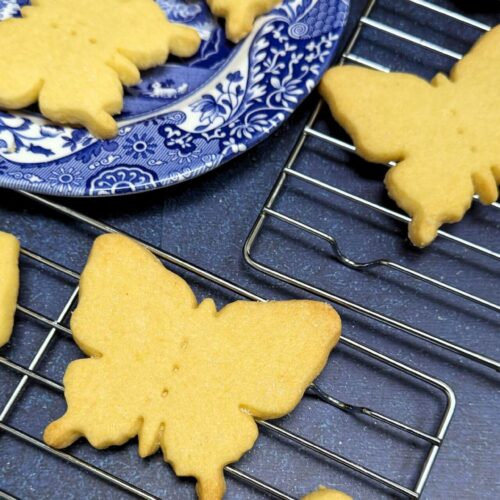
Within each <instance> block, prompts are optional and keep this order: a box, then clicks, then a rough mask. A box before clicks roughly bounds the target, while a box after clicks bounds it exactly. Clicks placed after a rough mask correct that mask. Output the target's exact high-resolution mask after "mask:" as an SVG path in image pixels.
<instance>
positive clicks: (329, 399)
mask: <svg viewBox="0 0 500 500" xmlns="http://www.w3.org/2000/svg"><path fill="white" fill-rule="evenodd" d="M19 196H24V197H27V198H29V199H30V200H32V201H33V202H35V203H36V204H38V205H40V208H48V209H51V210H53V211H56V212H57V213H59V214H63V215H64V216H67V217H69V218H70V220H73V221H77V222H79V223H82V224H83V226H84V227H85V229H91V230H92V231H94V230H95V231H96V232H119V231H118V230H117V229H115V228H114V227H111V226H110V225H108V224H105V223H103V222H100V221H97V220H94V219H92V218H90V217H88V216H86V215H84V214H82V213H80V212H77V211H75V210H73V209H71V208H68V207H66V206H63V205H60V204H58V203H55V202H53V201H51V200H49V199H46V198H44V197H41V196H38V195H34V194H29V193H25V192H21V193H20V194H19ZM138 241H140V240H138ZM141 243H143V244H144V245H146V246H147V247H148V248H149V249H150V250H151V251H152V252H154V253H155V254H156V255H157V256H158V257H159V258H160V259H162V260H163V261H164V262H166V263H168V264H169V265H174V266H176V267H178V268H181V269H183V270H185V271H187V272H188V273H191V275H192V276H194V277H199V278H202V279H203V280H206V281H207V282H209V283H210V284H212V285H217V286H218V287H222V288H223V289H225V290H227V291H229V292H231V293H233V294H235V295H237V296H239V297H243V298H245V299H248V300H254V301H265V298H264V297H261V296H259V295H256V294H254V293H252V292H251V291H249V290H247V289H245V288H242V287H240V286H238V285H237V284H235V283H232V282H230V281H227V280H226V279H223V278H221V277H219V276H217V275H215V274H212V273H211V272H210V271H208V270H206V269H202V268H200V267H198V266H196V265H194V264H191V263H189V262H187V261H185V260H183V259H182V258H179V257H177V256H175V255H172V254H170V253H166V252H164V251H162V250H161V249H159V248H156V247H154V246H152V245H149V244H148V243H147V242H145V241H141ZM21 252H22V253H21V254H22V257H23V261H24V260H26V259H27V260H28V261H33V262H35V263H36V264H37V265H39V266H40V267H41V269H42V271H43V273H44V274H46V273H59V274H62V275H63V276H65V277H66V278H68V279H70V280H72V281H74V288H73V289H72V292H71V293H70V296H69V299H68V300H67V302H66V303H65V305H64V307H62V309H61V311H60V313H59V314H58V315H57V316H56V317H55V318H51V317H47V316H46V315H45V314H42V313H41V312H39V311H37V310H35V309H34V308H32V307H30V306H28V305H24V304H19V305H18V308H17V311H18V318H17V319H18V320H19V319H20V317H21V316H26V317H28V318H30V319H31V320H34V321H36V322H38V323H39V324H40V325H41V326H42V327H44V328H46V329H48V333H47V335H46V336H45V338H44V340H43V342H42V343H41V345H40V347H39V348H38V349H37V350H36V352H35V354H34V356H33V357H32V358H31V359H30V360H29V363H27V364H26V365H27V366H23V365H21V364H20V363H18V362H17V361H16V360H15V359H7V358H6V357H4V356H0V369H7V370H9V371H11V372H13V373H15V374H17V375H18V376H19V380H18V382H17V383H16V385H15V388H14V390H13V391H12V392H11V393H9V394H10V395H9V396H8V399H7V402H6V404H5V405H4V406H3V408H0V431H1V432H0V434H1V433H4V434H8V435H10V436H12V437H14V438H17V439H19V440H21V441H23V442H25V443H27V444H29V445H32V446H33V447H35V448H37V449H38V450H41V451H42V452H44V453H46V454H50V455H53V456H56V457H59V458H60V459H62V460H65V461H67V462H68V463H70V464H72V465H74V466H75V467H77V468H80V469H83V470H85V471H86V472H88V473H90V474H92V475H95V476H97V477H98V478H100V479H102V480H103V481H105V482H107V483H108V484H109V485H112V486H114V487H116V488H117V489H121V490H123V491H125V492H127V493H129V494H132V495H135V496H137V497H140V498H146V499H153V498H157V497H156V496H155V495H153V494H151V493H149V492H147V491H145V490H144V489H142V488H140V487H138V486H135V485H134V484H131V483H130V482H129V481H127V480H126V479H124V478H121V477H117V476H116V475H115V474H113V473H111V472H109V471H107V470H105V469H104V468H101V467H97V466H95V465H92V464H91V463H89V462H88V461H85V460H83V459H81V458H78V457H77V456H75V455H73V454H71V452H65V451H58V450H54V449H52V448H50V447H48V446H47V445H45V444H44V443H43V441H42V440H41V439H40V436H38V435H32V434H29V433H27V432H25V431H24V430H22V429H19V428H18V427H15V426H14V425H13V424H12V423H9V417H10V416H11V415H12V414H13V412H14V411H15V409H16V408H17V407H18V406H19V405H20V404H21V400H22V398H23V394H24V393H25V391H26V390H27V389H28V386H30V385H32V384H34V385H42V386H43V387H45V388H48V389H50V390H53V391H55V392H56V393H58V394H60V395H61V397H62V392H63V387H62V385H61V383H60V382H59V381H55V380H53V379H51V378H48V377H47V376H45V375H44V374H42V373H41V371H40V365H41V362H42V360H44V358H46V357H47V356H48V355H49V348H50V346H51V344H52V343H53V341H54V340H55V338H56V337H57V336H59V335H65V336H71V331H70V330H69V328H68V327H67V326H65V325H66V320H67V318H68V316H69V314H70V313H71V311H72V309H73V308H74V306H75V302H76V299H77V294H78V285H77V283H78V279H79V273H78V272H76V271H74V270H72V269H69V268H68V267H66V266H63V265H61V264H58V263H57V262H54V261H53V260H51V259H49V258H47V257H46V256H43V255H41V254H40V253H38V252H34V251H31V250H30V249H29V248H26V247H23V248H22V251H21ZM14 335H15V334H14ZM340 342H341V346H345V347H347V348H348V349H351V350H354V351H356V352H357V353H359V354H360V355H361V356H362V357H365V362H364V364H366V366H370V363H371V362H374V363H375V366H374V367H373V368H372V369H373V370H377V371H378V370H380V369H381V368H382V367H389V368H390V371H394V373H395V374H396V375H397V376H398V377H403V378H404V379H408V380H409V381H410V382H411V383H415V381H417V382H418V383H419V384H421V385H422V386H423V388H424V389H425V390H426V391H429V392H432V393H435V391H436V389H437V391H438V393H439V394H442V396H444V411H443V412H439V418H438V423H437V426H436V431H435V432H426V431H424V430H421V429H420V428H417V427H416V426H414V425H409V424H407V423H405V422H403V421H402V420H400V419H398V418H394V417H392V416H389V415H387V414H386V413H385V408H384V409H383V410H382V411H378V410H374V409H370V408H368V407H363V406H359V405H353V404H350V403H348V402H344V401H342V400H340V399H338V398H336V397H335V396H333V395H331V394H329V393H327V392H325V390H324V389H322V387H320V385H318V384H317V383H313V384H312V385H311V386H310V388H309V390H308V392H307V395H308V396H309V397H313V398H317V399H318V400H319V401H320V402H322V403H324V404H327V405H331V406H332V407H334V408H336V409H338V410H340V411H342V412H344V413H346V414H347V415H352V416H353V417H355V418H359V417H361V418H366V419H367V422H368V421H369V422H370V423H372V424H374V426H375V427H377V426H378V425H380V424H382V425H381V428H378V431H377V432H382V431H383V427H390V428H392V429H393V430H395V431H396V433H397V434H398V437H401V439H402V440H407V439H408V438H409V437H410V438H412V439H414V440H417V441H419V442H421V443H423V444H424V446H425V456H424V457H423V460H422V462H421V464H420V466H419V470H418V471H417V472H416V475H415V476H414V477H416V478H417V479H416V481H415V483H414V485H412V486H407V485H404V484H401V482H398V481H396V480H393V479H390V478H388V477H386V476H385V475H384V474H381V473H378V472H376V471H374V470H371V469H370V468H369V467H367V466H365V465H362V464H360V463H358V462H356V461H353V460H350V459H348V458H346V457H345V456H344V455H343V454H340V453H338V452H336V451H333V450H331V449H328V448H327V447H324V446H323V445H321V444H319V443H316V442H313V441H312V440H310V439H309V438H307V437H304V436H303V435H301V434H299V433H296V432H293V431H291V430H288V429H287V428H286V427H284V426H283V425H282V424H276V423H273V422H264V421H260V422H258V424H259V426H260V427H261V428H263V429H265V430H266V431H268V432H269V433H271V434H272V435H274V436H275V437H277V438H280V439H282V440H285V441H288V442H290V443H292V444H294V445H297V447H298V448H300V449H304V450H308V451H310V452H313V454H317V455H319V456H320V457H322V458H323V459H324V460H326V461H327V462H330V463H332V465H333V464H334V463H336V464H339V465H340V466H343V467H346V468H348V469H350V470H351V471H354V472H355V473H357V474H360V475H361V476H364V477H365V478H368V479H369V480H371V481H373V484H374V485H376V484H377V483H378V484H379V485H382V486H383V487H385V488H387V489H388V490H389V491H393V492H396V493H398V494H400V495H402V496H404V497H407V498H414V499H416V498H419V497H420V495H421V493H422V490H423V488H424V486H425V484H426V481H427V479H428V477H429V474H430V472H431V469H432V466H433V464H434V462H435V460H436V457H437V454H438V451H439V449H440V447H441V445H442V443H443V439H444V437H445V434H446V431H447V429H448V426H449V424H450V421H451V418H452V416H453V412H454V409H455V396H454V393H453V391H452V389H451V388H450V387H449V386H448V385H447V384H445V383H444V382H442V381H440V380H438V379H436V378H434V377H431V376H429V375H427V374H426V373H424V372H422V371H420V370H417V369H415V368H412V367H411V366H408V365H406V364H404V363H401V362H399V361H398V360H396V359H393V358H391V357H388V356H386V355H384V354H382V353H380V352H377V351H375V350H373V349H371V348H369V347H366V346H365V345H362V344H360V343H359V342H356V341H354V340H352V339H350V338H349V337H348V336H345V335H343V336H342V337H341V341H340ZM334 360H335V353H334V354H333V355H332V359H331V360H330V363H332V362H334ZM367 389H368V388H367ZM369 390H370V391H371V392H375V391H376V386H375V385H373V387H371V388H369ZM440 399H441V398H440ZM40 419H41V420H43V415H40ZM47 423H48V422H47ZM0 437H1V436H0ZM1 448H2V447H1V441H0V455H1ZM101 453H106V452H105V451H104V452H101ZM165 468H167V466H166V465H165ZM226 473H227V474H228V475H229V476H232V477H234V478H236V479H238V480H241V481H243V482H245V483H247V484H248V485H250V486H252V487H254V488H256V489H258V490H261V491H262V492H264V493H266V494H268V495H269V496H270V497H273V498H279V499H283V500H293V499H295V498H296V497H294V496H292V495H290V494H289V493H287V492H285V491H282V489H280V488H277V487H274V486H272V485H270V484H268V483H267V482H264V481H263V480H261V479H259V478H258V477H257V476H255V475H253V474H250V473H248V472H245V471H243V470H240V469H239V468H237V467H234V466H227V467H226ZM0 494H1V495H3V496H4V497H5V498H11V495H15V494H16V492H15V491H8V492H7V491H0ZM35 495H36V496H37V497H39V498H41V497H43V492H35ZM166 496H167V498H177V497H176V496H175V494H174V492H168V493H167V495H166Z"/></svg>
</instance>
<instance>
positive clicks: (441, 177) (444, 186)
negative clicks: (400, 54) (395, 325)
mask: <svg viewBox="0 0 500 500" xmlns="http://www.w3.org/2000/svg"><path fill="white" fill-rule="evenodd" d="M498 61H500V27H496V28H494V29H493V30H492V31H491V32H489V33H487V34H485V35H483V37H482V38H480V39H479V41H478V42H477V43H476V45H475V46H474V47H473V48H472V49H471V51H470V52H469V53H468V54H467V55H466V56H465V57H464V58H463V60H462V61H460V62H458V63H457V64H456V65H455V66H454V68H453V69H452V71H451V73H450V76H449V78H448V77H446V76H445V75H443V74H438V75H436V76H435V77H434V79H433V80H432V81H431V82H430V83H429V82H427V81H425V80H423V79H421V78H418V77H416V76H413V75H409V74H404V73H380V72H377V71H375V70H370V69H365V68H360V67H354V66H342V67H337V68H333V69H331V70H330V71H329V72H328V73H327V74H326V75H325V77H324V78H323V81H322V83H321V86H320V91H321V93H322V95H323V97H324V98H325V100H326V101H327V102H328V104H329V106H330V109H331V111H332V113H333V115H334V117H335V119H336V120H337V121H338V122H339V123H340V124H341V125H342V126H343V127H344V128H345V129H346V130H347V132H348V133H349V134H350V135H351V137H352V139H353V141H354V144H355V145H356V147H357V148H358V151H359V153H360V154H361V156H363V157H364V158H365V159H366V160H368V161H373V162H389V161H395V162H397V165H396V166H395V167H392V168H391V169H390V170H389V172H388V174H387V176H386V179H385V183H386V186H387V189H388V192H389V195H390V196H391V198H393V199H394V200H395V201H396V203H397V204H398V205H399V206H400V207H401V208H402V209H403V210H405V211H406V212H407V213H408V214H410V215H411V217H412V221H411V224H410V229H409V236H410V239H411V241H412V242H413V243H414V244H415V245H416V246H419V247H423V246H426V245H428V244H429V243H431V242H432V240H433V239H434V238H435V237H436V235H437V231H438V229H439V227H440V226H441V225H442V224H444V223H451V222H458V221H459V220H461V219H462V217H463V215H464V214H465V212H466V211H467V210H468V209H469V208H470V205H471V202H472V197H473V195H474V193H477V194H478V195H479V197H480V199H481V201H482V202H483V203H486V204H489V203H492V202H494V201H495V200H496V199H497V198H498V188H497V185H498V183H500V93H499V92H498V89H499V88H500V65H499V64H498Z"/></svg>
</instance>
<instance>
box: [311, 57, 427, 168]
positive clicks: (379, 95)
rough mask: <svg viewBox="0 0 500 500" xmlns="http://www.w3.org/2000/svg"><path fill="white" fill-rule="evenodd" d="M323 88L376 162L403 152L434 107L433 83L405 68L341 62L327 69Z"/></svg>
mask: <svg viewBox="0 0 500 500" xmlns="http://www.w3.org/2000/svg"><path fill="white" fill-rule="evenodd" d="M320 93H321V95H322V96H323V98H324V99H325V100H326V102H327V103H328V105H329V107H330V110H331V111H332V114H333V116H334V117H335V119H336V120H337V121H338V123H339V124H340V125H342V127H343V128H344V129H345V130H346V131H347V132H348V133H349V135H350V136H351V138H352V140H353V141H354V144H355V146H356V147H357V148H358V151H359V153H360V154H361V156H363V158H365V159H366V160H368V161H373V162H377V163H385V162H389V161H399V160H401V159H403V158H405V157H406V156H407V154H408V152H409V151H410V149H411V147H412V137H413V136H414V134H413V132H414V130H415V128H416V127H417V126H419V124H420V123H422V120H427V118H428V116H429V114H428V113H429V112H431V111H432V109H431V106H432V86H431V85H430V84H429V83H428V82H426V81H425V80H423V79H421V78H418V77H416V76H413V75H409V74H405V73H382V72H379V71H375V70H371V69H366V68H360V67H358V66H338V67H335V68H332V69H331V70H329V71H328V72H327V73H326V74H325V76H324V77H323V79H322V81H321V84H320Z"/></svg>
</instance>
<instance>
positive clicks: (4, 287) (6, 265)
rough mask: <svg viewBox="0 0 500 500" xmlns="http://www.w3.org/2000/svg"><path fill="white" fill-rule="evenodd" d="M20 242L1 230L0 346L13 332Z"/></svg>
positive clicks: (17, 289) (17, 288)
mask: <svg viewBox="0 0 500 500" xmlns="http://www.w3.org/2000/svg"><path fill="white" fill-rule="evenodd" d="M18 260H19V242H18V241H17V239H16V238H15V237H14V236H12V235H11V234H8V233H2V232H0V347H2V346H3V345H5V344H6V343H7V342H8V341H9V339H10V336H11V334H12V327H13V326H14V313H15V312H16V304H17V294H18V291H19V265H18Z"/></svg>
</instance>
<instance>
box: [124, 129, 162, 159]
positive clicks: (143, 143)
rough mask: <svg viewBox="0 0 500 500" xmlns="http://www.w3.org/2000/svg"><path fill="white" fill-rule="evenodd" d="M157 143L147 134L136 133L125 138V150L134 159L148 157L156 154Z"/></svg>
mask: <svg viewBox="0 0 500 500" xmlns="http://www.w3.org/2000/svg"><path fill="white" fill-rule="evenodd" d="M156 148H157V144H155V143H154V142H153V139H152V138H151V137H149V136H148V135H147V134H140V135H139V134H138V133H134V134H132V135H131V136H129V137H127V138H126V139H125V146H124V148H123V149H124V151H125V154H126V155H127V156H131V157H132V158H133V159H134V160H139V159H142V160H144V159H146V158H148V157H149V156H151V155H154V153H155V151H156Z"/></svg>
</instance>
